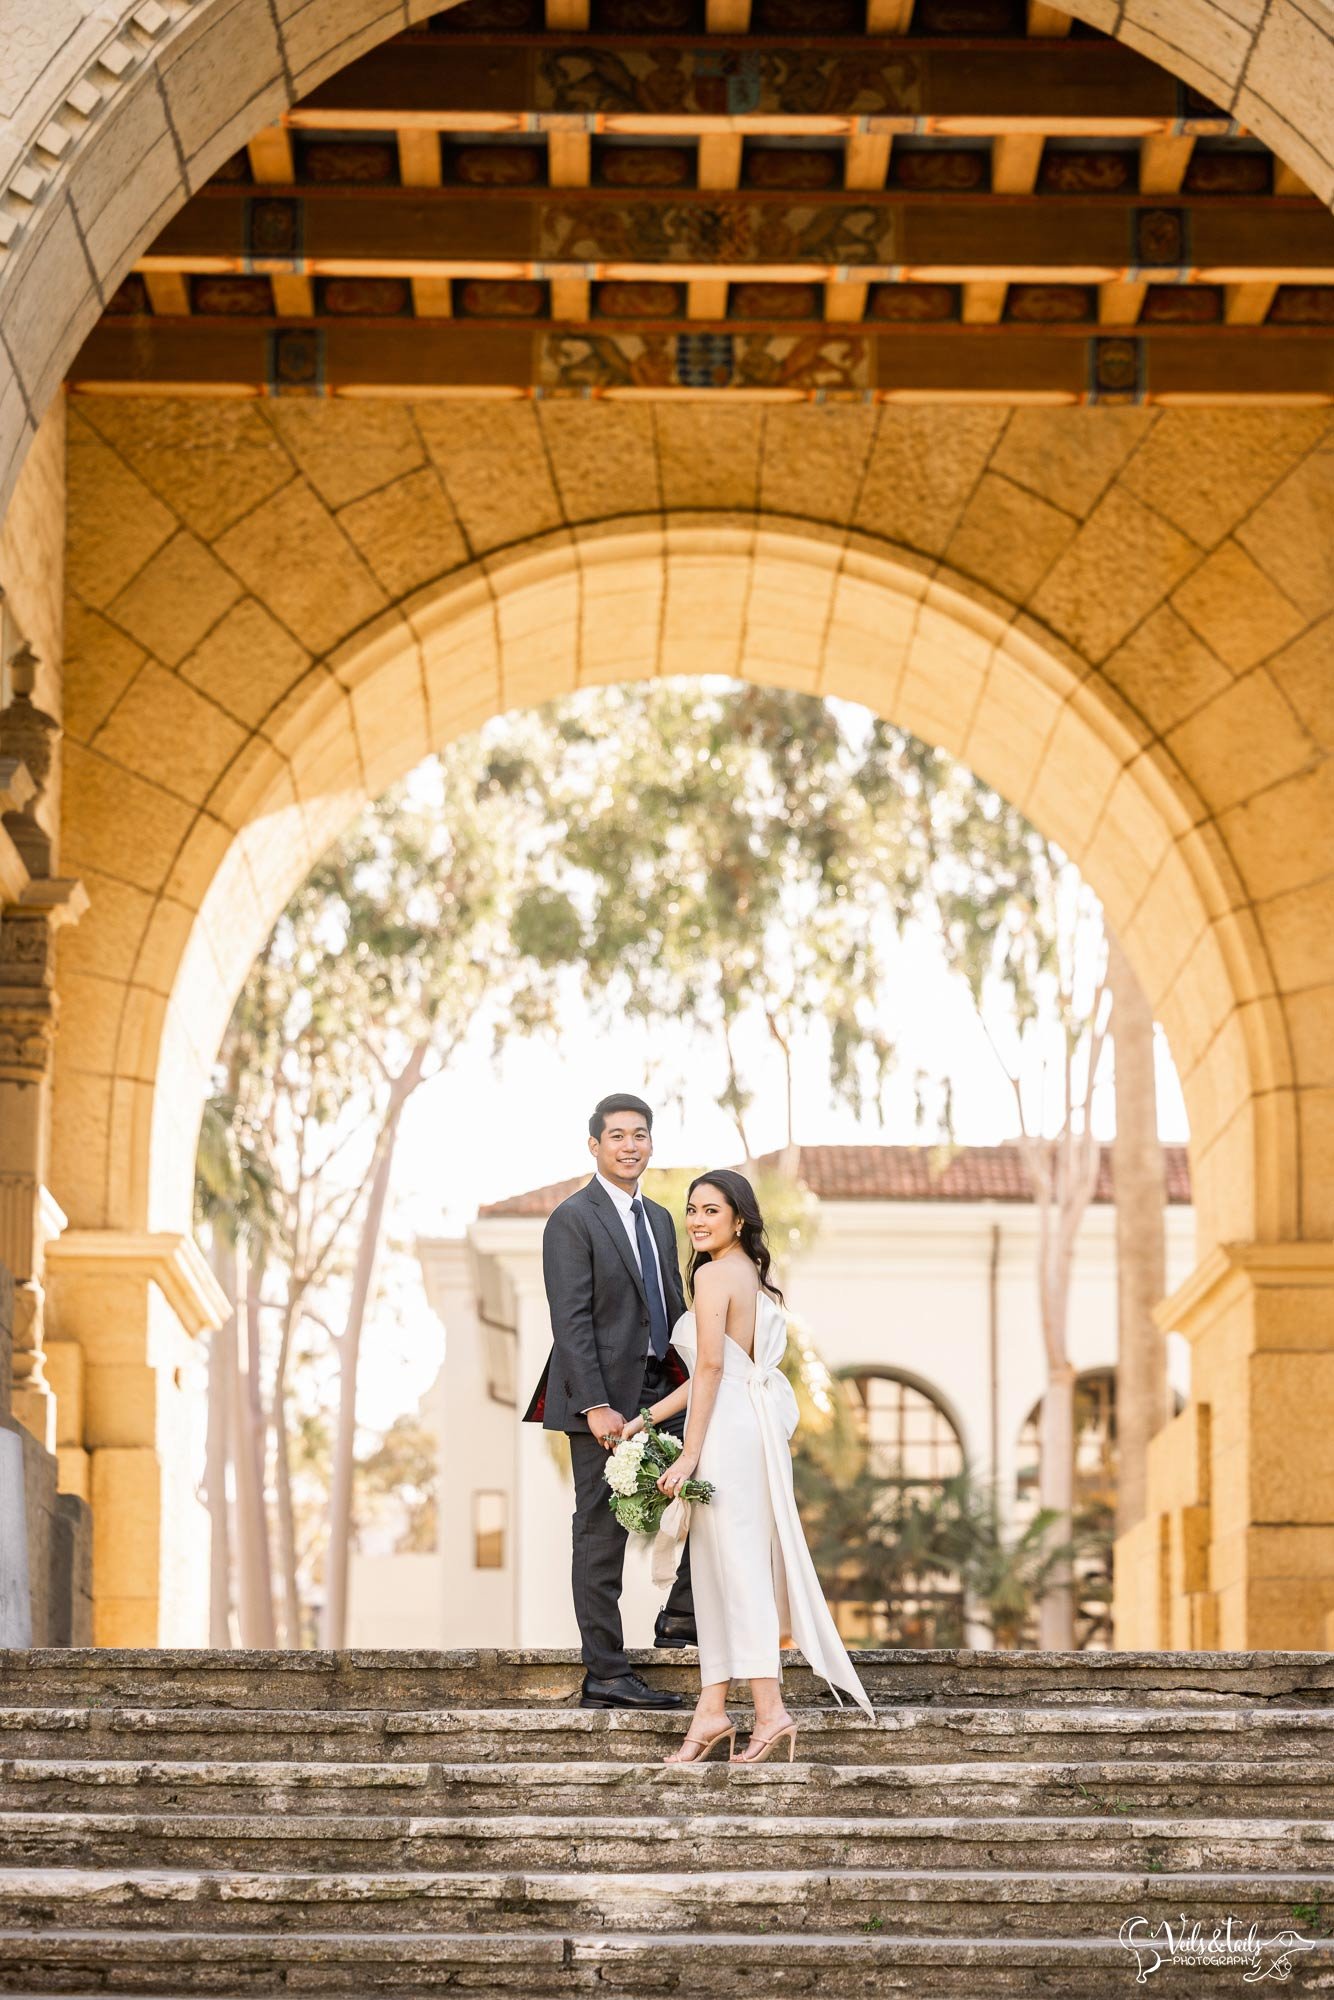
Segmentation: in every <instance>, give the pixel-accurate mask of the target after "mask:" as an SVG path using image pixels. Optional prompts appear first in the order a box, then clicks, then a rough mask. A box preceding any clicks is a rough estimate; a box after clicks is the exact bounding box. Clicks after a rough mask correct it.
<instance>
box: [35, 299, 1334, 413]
mask: <svg viewBox="0 0 1334 2000" xmlns="http://www.w3.org/2000/svg"><path fill="white" fill-rule="evenodd" d="M688 324H689V323H688V322H682V323H681V325H680V329H679V330H680V331H681V332H685V331H688ZM650 330H652V329H650ZM791 335H792V328H791V327H790V326H788V327H775V328H772V329H770V330H769V331H768V332H760V333H755V332H752V333H750V334H749V335H748V338H747V342H746V343H745V344H744V345H743V343H742V342H740V341H737V342H733V343H731V344H730V345H729V344H722V345H720V346H719V348H718V350H717V352H716V353H711V354H709V355H708V356H707V357H706V358H705V360H706V369H707V372H706V373H705V375H704V377H703V379H701V378H700V377H699V376H698V375H695V376H692V375H690V374H689V373H688V372H687V373H686V374H685V375H684V377H683V376H682V375H681V374H678V372H677V371H678V370H681V369H683V368H684V369H686V370H687V371H688V369H689V365H690V354H689V351H688V350H685V351H684V352H683V351H682V349H681V346H680V344H679V343H677V342H668V343H666V346H665V348H664V349H663V350H661V351H660V353H659V355H658V358H657V360H656V361H655V364H654V365H655V369H657V370H659V372H657V373H654V374H653V375H651V376H650V377H649V379H648V381H647V382H645V379H644V377H643V375H642V374H641V373H640V372H639V370H640V364H641V363H642V361H643V359H644V356H645V347H644V338H643V334H642V333H641V332H640V331H639V330H638V329H637V328H636V327H635V326H634V325H627V324H624V323H620V324H610V323H606V322H604V323H602V324H600V325H599V328H598V331H597V335H596V337H594V336H592V335H591V334H590V335H584V334H581V333H579V332H577V331H576V332H571V331H570V330H569V329H568V328H561V327H558V326H552V325H550V323H547V324H537V325H534V324H532V323H528V324H525V325H522V326H515V325H513V324H503V325H483V324H472V325H470V324H469V323H468V322H467V321H465V320H453V321H450V320H447V319H441V320H436V321H435V322H433V323H424V322H421V321H416V320H410V319H401V320H391V321H381V322H379V323H374V324H368V323H366V322H347V323H340V322H338V321H333V322H324V323H321V325H320V326H318V327H316V328H311V329H307V328H305V327H302V328H300V329H291V330H289V331H287V332H284V331H282V330H277V331H275V330H274V329H273V327H272V326H271V325H270V326H265V325H264V324H263V323H262V322H261V323H259V324H257V325H256V324H251V325H245V324H242V323H238V322H236V321H230V322H228V323H226V324H224V325H219V324H218V323H216V322H212V323H202V322H200V321H199V320H197V319H194V320H173V321H171V322H164V323H162V324H161V325H155V324H154V323H153V322H151V321H150V322H148V323H147V324H144V323H138V324H134V325H120V326H117V325H116V324H114V322H111V321H108V320H103V321H102V323H101V324H100V326H98V327H97V328H96V330H95V331H94V332H93V334H92V335H91V336H90V338H89V340H88V341H87V343H86V344H85V346H84V349H83V351H82V353H81V355H80V357H79V361H78V364H77V366H76V368H75V370H74V371H73V373H72V375H71V378H70V390H71V393H72V394H74V395H80V394H83V395H88V394H109V395H123V394H126V393H135V394H139V395H142V394H144V393H145V392H147V393H150V394H158V395H163V396H170V395H179V394H181V393H185V392H190V393H204V394H210V395H215V396H266V395H281V394H289V393H291V394H298V395H326V396H327V395H332V396H369V395H375V396H397V397H403V398H405V399H414V398H423V397H436V396H443V397H459V396H469V397H477V396H479V395H483V396H502V395H508V396H526V395H530V394H531V393H532V391H533V389H534V388H538V389H540V390H541V391H542V393H543V394H544V395H553V396H560V395H562V394H564V395H572V396H582V395H586V394H587V393H588V391H589V390H590V389H592V390H594V391H595V392H596V393H597V394H599V395H601V396H607V397H610V398H613V399H614V398H617V397H621V396H628V397H633V398H636V399H640V400H642V399H644V398H645V397H653V398H661V397H672V396H681V395H686V394H689V395H692V396H696V397H698V396H701V395H702V396H704V397H705V398H706V399H707V400H709V401H717V402H722V403H726V402H727V401H729V400H730V397H731V395H732V394H733V389H732V388H729V387H728V386H726V385H727V384H728V383H729V382H731V383H733V384H734V388H735V393H737V394H739V395H742V396H744V397H745V398H746V399H747V400H751V401H754V400H772V401H777V402H793V401H803V400H809V399H819V400H820V401H826V402H827V401H850V402H853V403H865V402H867V401H870V402H876V403H882V402H916V401H940V400H942V399H959V400H966V401H993V402H997V403H1014V402H1020V403H1023V402H1031V403H1065V404H1075V403H1084V402H1090V401H1098V402H1111V403H1135V402H1142V403H1152V404H1169V405H1170V404H1191V403H1211V404H1229V403H1230V404H1240V405H1246V404H1255V405H1261V406H1263V405H1265V404H1275V405H1298V406H1312V407H1317V406H1319V407H1326V408H1328V407H1329V406H1330V405H1331V404H1334V379H1332V378H1331V374H1330V367H1329V357H1328V340H1327V338H1324V337H1315V338H1313V337H1311V334H1310V333H1309V332H1307V333H1305V334H1303V333H1301V332H1291V331H1289V330H1287V329H1284V328H1275V327H1273V326H1267V327H1246V326H1233V327H1218V328H1216V329H1213V330H1210V329H1200V328H1198V327H1167V328H1161V327H1157V326H1154V327H1142V328H1139V329H1136V330H1134V331H1133V332H1127V333H1125V334H1123V335H1121V336H1120V337H1113V338H1112V339H1111V341H1110V344H1108V343H1107V336H1104V335H1102V334H1101V332H1100V329H1099V328H1098V327H1096V326H1093V327H1090V326H1087V325H1086V326H1082V327H1081V326H1070V327H1045V326H1044V327H1035V326H1026V325H1016V324H1015V323H1014V322H1013V320H1010V321H1007V322H1006V323H1005V324H1004V325H1001V326H981V325H976V326H969V325H962V326H961V325H959V324H957V323H954V324H951V325H947V326H937V325H932V326H922V325H902V326H895V327H884V326H880V325H866V326H851V325H848V326H842V325H835V326H832V327H827V328H825V329H824V331H823V336H821V334H820V330H818V329H817V330H816V337H815V338H814V339H812V338H811V337H810V336H809V335H804V336H803V346H804V347H805V349H806V355H805V358H804V359H803V360H802V361H801V362H800V363H799V365H798V366H797V368H795V369H792V368H790V367H787V366H786V365H785V364H786V363H787V362H789V361H790V360H791V357H792V354H793V343H792V338H791ZM756 343H758V346H757V345H756ZM769 343H773V344H772V346H770V345H769ZM747 357H749V358H750V359H751V360H755V359H759V360H762V361H766V360H767V362H768V363H769V364H770V369H769V370H764V371H762V372H761V374H760V375H759V376H758V377H756V376H755V375H754V374H748V373H746V372H743V369H742V365H741V364H742V363H743V362H744V361H745V359H746V358H747ZM664 364H665V373H664V372H661V371H662V369H663V366H664ZM734 369H735V370H737V371H738V372H737V373H736V374H735V375H733V374H732V372H731V371H732V370H734ZM770 370H771V372H770Z"/></svg>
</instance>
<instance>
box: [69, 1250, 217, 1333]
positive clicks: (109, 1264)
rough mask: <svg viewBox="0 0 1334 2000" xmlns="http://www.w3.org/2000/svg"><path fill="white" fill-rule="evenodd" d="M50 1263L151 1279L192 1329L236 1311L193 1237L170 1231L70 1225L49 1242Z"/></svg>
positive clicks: (208, 1327)
mask: <svg viewBox="0 0 1334 2000" xmlns="http://www.w3.org/2000/svg"><path fill="white" fill-rule="evenodd" d="M46 1261H47V1268H48V1270H49V1271H51V1272H52V1273H55V1274H58V1275H60V1276H64V1275H65V1274H66V1273H68V1274H69V1275H70V1276H71V1277H81V1278H86V1277H97V1276H106V1277H108V1278H112V1277H117V1278H124V1277H137V1278H143V1279H144V1280H146V1281H147V1280H150V1279H151V1281H152V1282H153V1284H155V1285H156V1286H157V1288H158V1290H159V1291H160V1292H161V1293H162V1296H163V1297H164V1298H165V1300H166V1301H167V1304H168V1305H169V1306H170V1307H171V1309H172V1311H173V1312H174V1313H175V1315H176V1317H177V1319H178V1320H179V1321H180V1322H181V1325H182V1326H183V1327H184V1328H185V1331H186V1332H187V1333H189V1334H200V1333H209V1332H211V1331H212V1329H213V1328H214V1327H215V1326H221V1324H222V1322H223V1321H224V1320H225V1319H226V1318H227V1316H228V1314H229V1313H230V1312H231V1309H232V1308H231V1301H230V1300H229V1299H228V1297H227V1294H226V1292H224V1291H223V1289H222V1286H221V1285H220V1284H219V1283H218V1281H217V1279H216V1278H215V1277H214V1275H213V1273H212V1271H211V1270H210V1269H209V1264H208V1259H207V1258H206V1257H205V1255H204V1253H203V1251H202V1250H201V1249H200V1247H199V1245H198V1244H197V1243H196V1242H195V1240H194V1238H193V1236H183V1235H177V1234H174V1233H172V1232H170V1231H166V1230H158V1231H149V1230H132V1229H66V1230H65V1231H64V1232H63V1234H61V1235H60V1236H58V1237H56V1238H55V1240H54V1242H52V1243H50V1244H48V1246H47V1251H46Z"/></svg>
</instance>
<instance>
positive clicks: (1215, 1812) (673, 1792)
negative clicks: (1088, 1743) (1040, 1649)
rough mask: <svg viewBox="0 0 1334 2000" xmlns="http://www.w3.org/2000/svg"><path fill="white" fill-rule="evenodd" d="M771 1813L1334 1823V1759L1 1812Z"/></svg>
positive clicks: (699, 1771) (117, 1795)
mask: <svg viewBox="0 0 1334 2000" xmlns="http://www.w3.org/2000/svg"><path fill="white" fill-rule="evenodd" d="M751 1808H753V1809H754V1810H756V1811H760V1812H763V1813H767V1814H788V1813H796V1814H805V1815H808V1816H809V1815H811V1814H813V1813H828V1812H833V1813H838V1814H848V1813H852V1814H866V1813H877V1814H888V1815H892V1816H897V1817H903V1816H907V1817H910V1818H920V1817H923V1816H925V1815H927V1814H940V1813H948V1814H957V1815H964V1816H967V1815H972V1814H978V1813H992V1814H999V1813H1024V1814H1027V1815H1030V1816H1033V1815H1036V1816H1038V1817H1060V1818H1083V1817H1088V1816H1090V1815H1123V1814H1126V1813H1134V1812H1138V1813H1146V1812H1149V1813H1155V1814H1162V1813H1174V1814H1187V1815H1190V1816H1192V1817H1200V1818H1218V1817H1219V1816H1220V1815H1223V1814H1225V1815H1226V1816H1227V1817H1228V1818H1231V1819H1265V1818H1273V1817H1274V1816H1276V1815H1281V1816H1285V1817H1294V1818H1300V1819H1334V1761H1331V1760H1329V1759H1320V1758H1315V1757H1303V1758H1273V1759H1256V1758H1231V1757H1229V1758H1216V1759H1215V1760H1214V1761H1213V1762H1212V1763H1210V1762H1206V1761H1205V1760H1204V1759H1202V1758H1198V1757H1196V1758H1189V1759H1186V1760H1184V1761H1180V1762H1177V1761H1174V1760H1171V1759H1163V1760H1160V1761H1157V1762H1149V1761H1147V1760H1145V1759H1132V1758H1112V1759H1106V1760H1104V1761H1093V1760H1090V1761H1087V1762H1083V1761H1081V1762H1069V1763H1061V1762H1059V1761H1057V1760H1056V1759H1055V1758H1043V1759H1040V1760H1038V1761H1036V1762H1028V1763H1025V1762H1021V1761H1020V1760H1018V1759H1010V1758H1003V1759H1000V1760H998V1761H996V1762H994V1763H984V1762H982V1761H981V1760H980V1759H978V1760H976V1761H970V1762H966V1763H950V1764H922V1763H907V1764H836V1763H821V1762H814V1761H805V1760H804V1759H803V1760H801V1761H798V1762H797V1763H794V1764H784V1763H779V1762H774V1763H771V1764H760V1765H756V1766H755V1767H754V1768H747V1767H746V1766H744V1765H736V1764H731V1765H729V1764H726V1763H709V1764H703V1765H694V1766H690V1765H684V1766H683V1765H672V1764H663V1763H661V1762H655V1763H641V1764H632V1763H629V1762H624V1761H622V1762H614V1763H613V1762H607V1763H600V1764H599V1763H594V1762H592V1761H591V1760H590V1761H584V1760H580V1761H578V1762H575V1763H565V1764H561V1763H545V1762H542V1763H529V1762H515V1763H513V1764H481V1763H464V1764H408V1763H403V1764H363V1763H352V1764H321V1763H316V1762H314V1761H313V1760H309V1759H307V1760H303V1761H302V1762H299V1763H294V1764H282V1763H278V1762H276V1761H269V1760H264V1761H261V1762H258V1763H253V1764H241V1763H221V1764H203V1763H200V1764H191V1763H173V1762H166V1761H164V1762H156V1763H152V1762H142V1761H141V1762H134V1761H123V1760H115V1759H113V1760H101V1759H88V1760H86V1761H82V1760H79V1759H72V1760H59V1759H51V1760H45V1759H11V1760H10V1761H9V1762H8V1763H7V1764H5V1765H4V1766H3V1767H0V1809H3V1810H5V1811H7V1812H17V1813H23V1812H25V1811H56V1812H66V1811H71V1810H72V1811H75V1812H85V1813H99V1812H107V1813H116V1812H126V1811H128V1812H136V1811H137V1812H151V1811H156V1812H159V1813H161V1812H167V1811H179V1812H181V1813H182V1814H186V1813H196V1812H203V1813H218V1812H239V1813H252V1814H253V1813H259V1812H268V1813H273V1814H283V1815H288V1814H292V1813H301V1814H306V1815H310V1816H329V1817H335V1818H336V1817H342V1816H345V1815H347V1814H349V1813H363V1814H364V1813H370V1814H375V1815H385V1814H394V1813H398V1814H411V1815H413V1816H420V1815H422V1814H426V1813H431V1812H435V1813H444V1814H450V1813H464V1812H482V1813H489V1814H493V1815H499V1814H503V1813H505V1812H507V1811H510V1810H515V1809H522V1810H524V1811H526V1812H530V1813H562V1814H567V1815H576V1814H587V1813H599V1814H606V1813H608V1812H614V1813H617V1814H620V1815H625V1814H628V1813H632V1812H642V1813H650V1814H654V1815H657V1814H660V1813H662V1812H664V1811H673V1810H675V1811H680V1810H686V1811H691V1812H724V1813H728V1812H738V1811H741V1812H744V1811H746V1810H748V1809H751Z"/></svg>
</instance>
